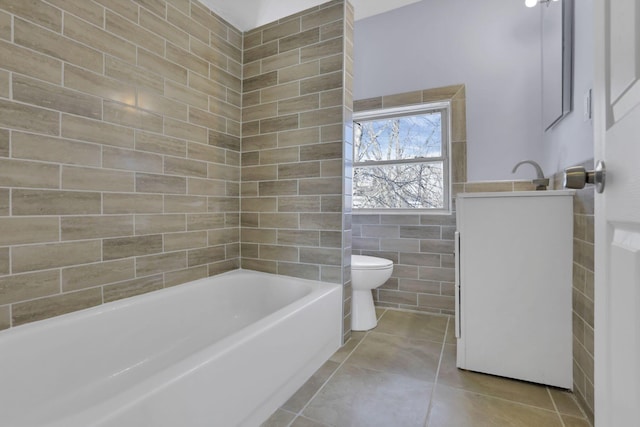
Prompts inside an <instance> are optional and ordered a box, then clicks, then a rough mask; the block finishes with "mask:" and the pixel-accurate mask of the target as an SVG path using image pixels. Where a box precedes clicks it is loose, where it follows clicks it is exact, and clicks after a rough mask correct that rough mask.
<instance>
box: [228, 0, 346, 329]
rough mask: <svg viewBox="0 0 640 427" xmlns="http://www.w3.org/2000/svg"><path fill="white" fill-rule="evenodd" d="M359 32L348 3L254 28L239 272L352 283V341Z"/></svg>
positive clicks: (248, 65)
mask: <svg viewBox="0 0 640 427" xmlns="http://www.w3.org/2000/svg"><path fill="white" fill-rule="evenodd" d="M352 34H353V9H352V7H351V6H350V5H348V4H347V5H345V3H344V2H343V1H333V2H329V3H325V4H324V5H321V6H319V7H316V8H312V9H308V10H306V11H303V12H301V13H299V14H296V15H294V16H291V17H287V18H284V19H281V20H279V21H278V22H275V23H273V24H269V25H266V26H263V27H260V28H257V29H255V30H251V31H249V32H247V33H246V34H245V37H244V52H245V53H244V66H243V69H244V76H243V78H244V79H243V93H242V103H243V109H242V183H241V195H242V197H241V205H242V206H241V207H242V215H241V240H242V245H241V250H242V267H243V268H249V269H253V270H260V271H265V272H269V273H279V274H286V275H290V276H296V277H302V278H306V279H314V280H323V281H327V282H333V283H340V284H343V285H345V286H346V288H345V289H346V292H345V304H344V306H345V326H344V329H345V338H347V337H348V336H349V330H350V316H349V313H350V304H349V301H350V299H349V295H350V293H349V290H350V287H349V283H350V277H349V269H348V267H349V265H350V255H351V251H350V246H351V245H350V241H349V230H350V228H351V224H350V212H349V211H350V205H351V202H350V194H351V189H350V188H351V186H350V182H349V181H347V178H345V172H344V171H345V166H347V167H349V163H350V161H351V159H352V156H353V155H352V145H351V133H352V131H351V126H350V125H345V122H347V123H349V122H351V114H352V112H351V109H352V107H351V105H352V97H351V91H350V88H351V81H352V59H351V58H352V53H351V52H352V50H353V43H352V39H351V36H352ZM347 206H348V207H349V208H348V209H345V207H347ZM345 230H346V231H345Z"/></svg>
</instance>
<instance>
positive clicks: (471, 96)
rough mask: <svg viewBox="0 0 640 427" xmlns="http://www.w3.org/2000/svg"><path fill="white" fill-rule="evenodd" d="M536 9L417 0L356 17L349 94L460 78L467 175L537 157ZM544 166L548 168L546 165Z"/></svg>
mask: <svg viewBox="0 0 640 427" xmlns="http://www.w3.org/2000/svg"><path fill="white" fill-rule="evenodd" d="M540 61H541V44H540V11H539V9H537V8H536V9H529V8H526V7H525V6H524V2H523V1H519V0H485V1H482V2H475V1H468V0H423V1H420V2H418V3H414V4H412V5H409V6H405V7H403V8H400V9H396V10H394V11H391V12H387V13H384V14H381V15H377V16H373V17H370V18H367V19H363V20H360V21H357V22H356V25H355V71H354V73H355V76H354V96H355V99H363V98H370V97H374V96H380V95H389V94H394V93H402V92H408V91H412V90H418V89H425V88H431V87H440V86H446V85H451V84H458V83H463V84H465V85H466V90H467V132H468V141H467V142H468V154H467V155H468V180H469V181H484V180H501V179H517V178H521V179H526V178H530V177H532V176H533V170H529V169H527V168H522V169H521V171H519V172H518V174H517V175H512V174H511V169H512V168H513V165H514V164H515V163H517V162H518V161H520V160H522V159H525V158H532V159H535V160H538V161H540V162H543V159H544V155H543V144H542V138H543V135H542V124H541V122H542V119H541V71H540V70H541V66H540ZM549 173H551V171H550V172H549Z"/></svg>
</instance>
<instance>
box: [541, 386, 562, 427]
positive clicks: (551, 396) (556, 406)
mask: <svg viewBox="0 0 640 427" xmlns="http://www.w3.org/2000/svg"><path fill="white" fill-rule="evenodd" d="M545 389H546V390H547V394H548V395H549V399H551V403H552V404H553V407H554V408H555V410H556V414H558V418H560V424H561V425H562V427H566V425H565V424H564V420H563V419H562V414H561V413H560V410H559V409H558V405H556V400H555V399H554V398H553V395H552V394H551V390H549V387H545Z"/></svg>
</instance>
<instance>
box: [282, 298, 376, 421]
mask: <svg viewBox="0 0 640 427" xmlns="http://www.w3.org/2000/svg"><path fill="white" fill-rule="evenodd" d="M386 313H387V310H386V309H385V310H384V312H383V313H382V315H381V316H380V318H379V319H378V321H380V319H382V317H383V316H384V315H385V314H386ZM371 330H372V329H370V330H368V331H366V332H365V334H364V336H363V337H362V339H361V340H360V342H358V344H356V345H355V347H353V349H352V350H351V351H350V352H349V354H348V355H347V356H346V357H345V358H344V360H343V361H342V362H340V364H339V365H338V367H337V368H336V369H335V370H334V371H333V372H332V373H331V375H329V377H328V378H327V379H326V381H325V382H324V383H323V384H322V385H321V386H320V387H319V388H318V390H317V391H316V392H315V393H314V394H313V396H311V398H309V400H308V401H307V403H305V405H304V406H303V407H302V409H300V411H298V412H297V413H296V416H295V418H294V419H293V420H291V423H289V424H287V426H288V427H290V426H291V425H292V424H293V422H294V421H295V420H296V419H297V418H298V417H303V416H304V415H302V413H303V412H304V410H305V409H307V406H309V404H310V403H311V401H312V400H313V399H315V397H316V396H317V395H318V394H319V393H320V392H321V391H322V390H323V389H324V388H325V386H326V385H327V383H328V382H329V381H330V380H331V378H333V377H334V375H335V374H336V372H338V370H340V368H341V367H342V365H344V364H345V363H346V362H347V360H348V359H349V357H351V355H352V354H353V352H355V351H356V349H357V348H358V347H360V344H362V342H363V341H364V339H365V338H366V337H367V335H369V332H370V331H371ZM352 339H353V338H352ZM305 418H308V417H305ZM309 419H312V418H309ZM314 421H317V420H314ZM318 422H319V421H318ZM321 424H324V423H321Z"/></svg>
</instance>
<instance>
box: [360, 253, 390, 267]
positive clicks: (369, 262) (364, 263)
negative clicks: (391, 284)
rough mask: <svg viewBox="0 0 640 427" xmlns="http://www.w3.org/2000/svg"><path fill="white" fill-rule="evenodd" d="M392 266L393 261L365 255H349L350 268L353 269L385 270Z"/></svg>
mask: <svg viewBox="0 0 640 427" xmlns="http://www.w3.org/2000/svg"><path fill="white" fill-rule="evenodd" d="M390 267H393V261H391V260H389V259H384V258H377V257H372V256H367V255H351V268H352V269H354V270H385V269H387V268H390Z"/></svg>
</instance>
